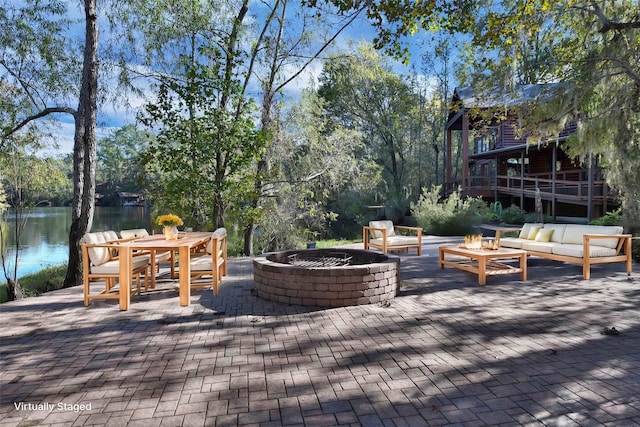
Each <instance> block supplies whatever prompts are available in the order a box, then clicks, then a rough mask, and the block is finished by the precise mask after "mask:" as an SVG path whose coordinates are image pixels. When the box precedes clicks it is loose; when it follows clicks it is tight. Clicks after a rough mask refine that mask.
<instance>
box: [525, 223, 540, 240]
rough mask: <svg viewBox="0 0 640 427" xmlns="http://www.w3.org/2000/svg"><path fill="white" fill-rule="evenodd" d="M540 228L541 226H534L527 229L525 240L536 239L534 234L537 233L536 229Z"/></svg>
mask: <svg viewBox="0 0 640 427" xmlns="http://www.w3.org/2000/svg"><path fill="white" fill-rule="evenodd" d="M541 229H542V226H534V227H531V229H529V234H528V235H527V240H536V236H537V235H538V231H540V230H541Z"/></svg>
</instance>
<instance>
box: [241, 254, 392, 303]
mask: <svg viewBox="0 0 640 427" xmlns="http://www.w3.org/2000/svg"><path fill="white" fill-rule="evenodd" d="M253 280H254V285H255V290H256V293H257V295H258V296H259V297H260V298H264V299H266V300H269V301H276V302H281V303H285V304H297V305H305V306H316V307H344V306H349V305H361V304H375V303H379V302H384V301H388V300H390V299H392V298H394V297H395V295H396V293H397V290H398V286H399V284H400V258H399V257H397V256H394V255H386V254H381V253H378V252H370V251H365V250H359V249H307V250H297V251H284V252H274V253H270V254H265V255H261V256H258V257H256V258H255V259H254V261H253Z"/></svg>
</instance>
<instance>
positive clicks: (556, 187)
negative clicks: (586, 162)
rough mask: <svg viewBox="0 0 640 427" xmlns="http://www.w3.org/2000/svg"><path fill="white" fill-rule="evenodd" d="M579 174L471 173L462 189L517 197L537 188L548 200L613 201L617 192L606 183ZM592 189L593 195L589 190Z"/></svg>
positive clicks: (532, 191) (531, 194)
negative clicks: (494, 174) (491, 174)
mask: <svg viewBox="0 0 640 427" xmlns="http://www.w3.org/2000/svg"><path fill="white" fill-rule="evenodd" d="M579 175H580V174H579V173H573V172H571V173H566V174H558V176H560V177H562V178H563V179H558V178H556V179H555V181H554V180H553V179H549V178H543V177H541V175H537V176H533V177H532V176H529V177H520V176H507V175H497V176H468V177H466V178H465V180H464V184H463V186H462V190H463V192H464V193H467V194H471V195H474V194H485V195H488V194H492V193H496V192H497V193H498V194H509V195H514V196H520V195H524V196H525V197H535V193H536V188H539V189H540V197H541V198H542V199H544V200H551V199H553V198H554V197H555V198H556V200H562V199H564V200H567V201H587V200H588V199H589V198H591V199H592V200H593V201H602V200H604V199H605V198H606V199H608V200H612V199H614V198H615V194H614V193H613V192H611V191H610V189H609V187H608V186H607V184H606V182H605V181H603V180H597V181H595V180H594V181H592V182H591V187H590V185H589V181H588V180H584V179H583V180H579V179H576V178H580V176H579ZM572 178H573V179H572ZM456 186H457V183H449V185H447V186H445V189H447V191H450V190H453V189H454V188H455V187H456ZM590 188H591V194H590V193H589V191H590Z"/></svg>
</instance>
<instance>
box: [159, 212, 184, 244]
mask: <svg viewBox="0 0 640 427" xmlns="http://www.w3.org/2000/svg"><path fill="white" fill-rule="evenodd" d="M156 223H157V224H158V225H161V226H162V227H163V231H162V232H163V234H164V238H165V239H167V240H176V239H177V238H178V226H179V225H182V224H183V222H182V219H180V217H179V216H178V215H174V214H168V215H160V216H159V217H158V219H157V220H156Z"/></svg>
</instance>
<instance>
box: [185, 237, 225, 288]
mask: <svg viewBox="0 0 640 427" xmlns="http://www.w3.org/2000/svg"><path fill="white" fill-rule="evenodd" d="M226 275H227V230H226V229H224V228H218V229H217V230H216V231H214V232H213V234H212V235H211V240H209V243H208V244H207V247H206V250H205V251H203V252H194V253H193V254H192V255H191V277H192V278H194V279H199V278H201V277H204V276H211V283H206V282H205V283H194V284H192V285H191V287H192V288H204V287H209V286H211V287H212V288H213V295H214V296H217V295H218V286H219V285H220V283H221V282H222V278H223V277H224V276H226Z"/></svg>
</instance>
